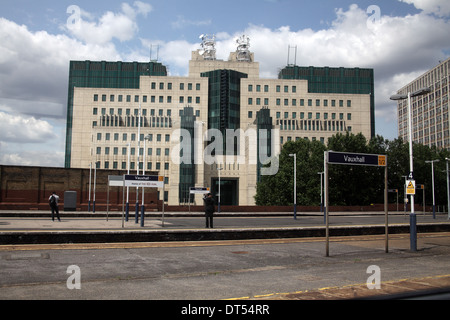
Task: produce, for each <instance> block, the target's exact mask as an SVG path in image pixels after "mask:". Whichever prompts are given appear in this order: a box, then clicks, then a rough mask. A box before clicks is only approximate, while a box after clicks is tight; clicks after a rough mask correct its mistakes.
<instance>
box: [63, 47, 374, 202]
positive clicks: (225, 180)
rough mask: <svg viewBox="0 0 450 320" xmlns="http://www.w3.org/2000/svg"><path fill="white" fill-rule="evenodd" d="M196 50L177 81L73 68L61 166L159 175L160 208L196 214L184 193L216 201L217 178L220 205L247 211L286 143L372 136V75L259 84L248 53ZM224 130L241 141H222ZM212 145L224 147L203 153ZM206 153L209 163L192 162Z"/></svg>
mask: <svg viewBox="0 0 450 320" xmlns="http://www.w3.org/2000/svg"><path fill="white" fill-rule="evenodd" d="M203 44H204V47H203V49H201V50H197V51H194V52H192V57H191V60H190V61H189V74H188V76H184V77H178V76H177V77H174V76H170V75H168V73H167V68H166V67H165V66H164V65H162V64H161V63H159V62H156V61H152V62H147V63H138V62H106V61H71V62H70V75H69V93H68V96H69V97H68V106H67V134H66V157H65V166H66V167H67V168H89V167H90V165H92V166H93V165H95V166H96V167H97V168H98V169H118V170H126V169H128V168H129V169H130V170H131V172H132V173H133V174H135V173H136V172H137V170H139V171H140V173H142V171H143V169H145V170H146V171H153V172H155V171H157V172H159V175H161V176H164V177H165V188H164V192H160V200H163V199H164V200H165V201H166V203H168V204H169V205H178V204H187V203H189V202H191V203H192V204H198V205H201V204H202V200H201V195H190V193H189V189H190V188H191V187H208V188H210V190H211V191H212V193H213V194H214V195H216V196H217V193H218V190H219V188H218V186H219V179H220V186H221V188H220V189H221V191H220V192H221V204H222V205H254V204H255V200H254V196H255V193H256V184H257V182H258V180H259V179H260V177H261V174H262V172H261V171H262V170H263V168H262V162H263V158H265V159H266V160H267V158H270V157H273V156H276V155H277V154H278V153H279V152H280V149H281V148H282V146H283V144H284V143H286V142H288V141H292V140H294V141H295V140H298V139H309V140H318V141H321V142H323V143H327V139H328V138H329V137H331V136H333V135H334V134H336V133H345V132H352V133H355V134H356V133H362V134H364V135H365V136H366V137H367V138H368V139H370V138H371V137H372V136H374V132H375V124H374V73H373V70H372V69H361V68H331V67H320V68H317V67H300V66H296V65H288V66H286V67H285V68H283V69H282V70H281V71H280V72H279V76H278V78H277V79H265V78H261V77H260V75H259V70H260V65H259V63H258V62H256V61H255V55H254V53H252V52H250V51H249V50H248V46H246V45H242V43H241V45H240V46H238V49H237V50H236V52H232V53H231V54H230V56H229V59H228V60H218V59H216V58H215V51H214V43H213V45H212V46H209V47H208V43H207V41H205V40H204V43H203ZM210 44H211V43H209V45H210ZM205 48H206V50H205ZM227 130H228V131H227ZM211 131H213V132H216V133H217V132H220V133H222V134H223V138H224V139H223V142H221V143H218V141H216V140H217V138H216V140H215V139H214V138H211V137H210V136H208V133H207V132H211ZM230 131H231V132H235V133H238V132H240V133H241V136H239V135H238V136H235V137H232V139H231V140H230V141H226V137H227V132H230ZM260 132H264V133H265V134H264V135H260ZM186 133H188V135H186ZM252 133H256V135H252ZM266 133H267V134H266ZM183 134H184V135H183ZM240 137H242V139H240ZM255 139H256V140H255ZM188 140H189V141H188ZM238 141H239V142H241V144H239V143H238ZM261 141H262V142H261ZM212 143H215V146H216V147H217V146H219V145H221V146H223V148H215V149H214V150H211V148H209V147H210V146H211V145H212ZM144 145H145V148H144ZM184 146H191V149H187V148H183V147H184ZM221 149H222V150H221ZM262 150H263V151H264V152H262ZM206 152H209V153H208V154H210V155H212V156H213V160H214V162H213V163H211V161H207V160H206V159H204V158H201V161H198V157H199V155H201V154H202V153H203V154H205V153H206ZM260 154H264V155H265V157H262V156H260ZM222 155H224V157H221V156H222ZM180 159H190V161H184V162H183V161H179V160H180ZM194 160H197V161H194ZM219 177H220V178H219ZM161 191H162V190H161Z"/></svg>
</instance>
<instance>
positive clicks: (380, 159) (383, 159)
mask: <svg viewBox="0 0 450 320" xmlns="http://www.w3.org/2000/svg"><path fill="white" fill-rule="evenodd" d="M378 165H379V166H380V167H386V156H378Z"/></svg>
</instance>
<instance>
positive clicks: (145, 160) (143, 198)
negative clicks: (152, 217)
mask: <svg viewBox="0 0 450 320" xmlns="http://www.w3.org/2000/svg"><path fill="white" fill-rule="evenodd" d="M150 139H151V136H150V135H149V134H148V135H146V136H145V138H144V164H143V165H142V175H143V176H145V165H146V164H147V140H150ZM144 190H145V188H144V187H142V204H141V227H143V226H144V215H145V205H144V200H145V197H144Z"/></svg>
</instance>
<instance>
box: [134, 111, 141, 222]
mask: <svg viewBox="0 0 450 320" xmlns="http://www.w3.org/2000/svg"><path fill="white" fill-rule="evenodd" d="M140 155H141V103H139V117H138V139H137V166H136V167H137V168H136V169H137V175H139V166H140V162H139V161H140V159H139V157H140ZM134 222H135V223H138V222H139V187H136V210H135V216H134Z"/></svg>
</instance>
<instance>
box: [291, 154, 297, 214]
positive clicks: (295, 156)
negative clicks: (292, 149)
mask: <svg viewBox="0 0 450 320" xmlns="http://www.w3.org/2000/svg"><path fill="white" fill-rule="evenodd" d="M289 157H294V219H295V220H297V154H296V153H290V154H289Z"/></svg>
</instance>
